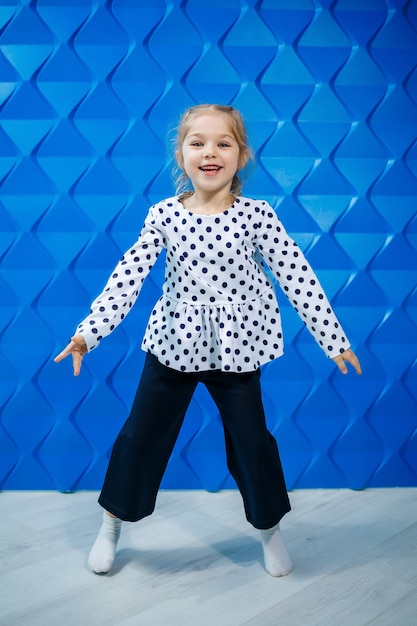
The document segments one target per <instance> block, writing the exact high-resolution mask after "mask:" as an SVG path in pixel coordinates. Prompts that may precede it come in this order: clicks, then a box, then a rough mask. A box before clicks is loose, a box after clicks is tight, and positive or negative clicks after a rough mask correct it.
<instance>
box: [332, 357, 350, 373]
mask: <svg viewBox="0 0 417 626" xmlns="http://www.w3.org/2000/svg"><path fill="white" fill-rule="evenodd" d="M334 360H335V362H336V365H337V367H338V368H339V370H340V371H341V372H342V374H347V373H348V368H347V367H346V364H345V361H344V357H343V356H342V355H339V356H337V357H336V358H335V359H334Z"/></svg>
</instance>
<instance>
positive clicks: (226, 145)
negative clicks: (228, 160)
mask: <svg viewBox="0 0 417 626" xmlns="http://www.w3.org/2000/svg"><path fill="white" fill-rule="evenodd" d="M219 146H220V148H230V143H227V141H221V142H220V143H219Z"/></svg>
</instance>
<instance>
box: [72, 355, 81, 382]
mask: <svg viewBox="0 0 417 626" xmlns="http://www.w3.org/2000/svg"><path fill="white" fill-rule="evenodd" d="M82 360H83V355H82V354H81V352H78V350H74V352H73V353H72V364H73V368H74V376H78V375H79V373H80V371H81V363H82Z"/></svg>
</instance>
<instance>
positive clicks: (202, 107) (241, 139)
mask: <svg viewBox="0 0 417 626" xmlns="http://www.w3.org/2000/svg"><path fill="white" fill-rule="evenodd" d="M206 112H213V113H224V114H225V115H227V116H228V118H229V123H230V131H231V133H232V135H233V137H234V138H235V140H236V142H237V144H238V147H239V153H240V157H243V156H244V155H246V156H247V157H248V158H247V160H246V164H245V166H244V167H242V168H241V169H240V170H238V172H236V174H235V175H234V177H233V181H232V185H231V188H230V192H231V193H232V194H233V195H234V196H239V195H240V194H241V192H242V189H243V186H244V182H245V180H246V177H245V174H247V167H246V165H247V163H248V162H249V160H253V154H252V150H251V148H250V146H249V143H248V138H247V134H246V127H245V122H244V121H243V117H242V115H241V113H240V112H239V111H238V110H237V109H234V108H233V107H231V106H224V105H222V104H197V105H195V106H193V107H191V108H189V109H187V110H186V111H185V113H184V114H183V116H182V117H181V119H180V122H179V124H178V126H177V128H176V138H175V154H176V155H178V154H180V153H181V150H182V144H183V143H184V140H185V137H186V135H187V133H188V131H189V128H190V124H191V123H192V122H193V120H194V119H195V118H196V117H197V116H198V115H202V114H204V113H206ZM173 174H174V181H175V192H176V194H177V195H180V196H187V195H191V194H192V193H193V192H192V190H191V189H190V183H191V181H190V179H189V177H188V176H187V174H186V172H184V170H183V168H182V167H181V165H180V163H179V162H178V157H177V158H176V159H175V166H174V172H173Z"/></svg>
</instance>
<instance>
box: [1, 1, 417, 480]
mask: <svg viewBox="0 0 417 626" xmlns="http://www.w3.org/2000/svg"><path fill="white" fill-rule="evenodd" d="M207 101H210V102H220V103H224V104H226V103H231V104H233V105H234V106H236V107H237V108H239V109H240V110H241V111H242V113H243V114H244V116H245V118H246V120H247V125H248V130H249V134H250V137H251V141H252V145H253V147H254V149H255V151H256V156H257V168H256V172H255V173H254V175H253V176H252V178H251V180H250V183H249V184H248V186H247V188H246V190H245V192H246V194H247V195H254V196H261V197H264V198H265V199H267V200H268V201H269V202H271V203H272V204H273V205H274V206H275V207H276V209H277V212H278V214H279V215H280V217H281V218H282V219H283V221H284V223H285V224H286V226H287V228H288V230H289V231H290V233H291V234H292V235H293V236H294V237H295V238H296V240H297V241H298V243H299V244H300V245H301V247H302V248H303V250H305V251H306V253H307V255H308V257H309V259H310V261H311V263H312V264H313V266H314V267H315V268H316V270H317V273H318V274H319V276H320V278H321V280H322V282H323V283H324V285H325V288H326V290H327V292H328V294H329V297H330V298H331V299H332V301H333V304H334V306H335V308H336V310H337V312H338V314H339V316H340V318H341V320H342V322H343V325H344V327H345V329H346V330H347V332H348V334H349V336H350V338H351V340H352V342H353V347H354V349H355V351H356V352H357V354H358V356H359V357H360V359H361V362H362V365H363V369H364V374H363V376H362V377H357V376H356V375H355V374H353V373H351V374H350V376H348V377H344V376H342V375H340V373H338V372H337V371H336V369H335V367H334V366H333V364H332V362H331V361H330V360H328V359H326V358H325V357H324V356H323V354H322V352H321V350H319V348H318V347H317V346H316V345H315V343H314V341H313V340H312V338H311V337H310V335H309V334H308V332H307V331H306V330H304V329H303V326H302V324H301V322H300V321H299V319H298V317H297V315H296V314H295V312H294V311H293V310H292V309H291V307H290V306H289V305H288V304H287V302H286V299H285V298H281V299H280V300H281V304H282V308H283V316H284V330H285V338H286V345H287V348H286V355H285V356H284V357H283V358H282V359H279V360H278V361H276V362H274V363H271V364H269V365H267V366H266V367H265V369H264V371H263V384H264V400H265V407H266V411H267V417H268V423H269V426H270V428H271V430H272V431H273V433H274V434H275V435H276V437H277V439H278V443H279V446H280V450H281V455H282V460H283V465H284V470H285V473H286V477H287V482H288V486H289V488H301V487H304V488H305V487H352V488H357V489H361V488H364V487H366V486H393V485H403V486H407V485H416V484H417V360H416V357H417V288H416V285H417V210H416V209H417V203H416V196H417V2H415V1H411V2H405V1H404V0H385V1H384V0H339V1H331V0H264V1H261V2H260V1H256V0H212V2H210V3H207V2H206V1H204V2H203V1H202V0H188V1H182V2H180V1H179V0H114V1H113V2H105V1H104V0H91V1H90V2H88V1H87V0H38V1H36V2H32V1H31V2H30V1H29V0H26V1H25V0H21V1H20V2H19V1H16V2H13V1H11V0H10V1H6V0H5V1H3V2H2V3H1V6H0V182H1V204H0V221H1V229H0V230H1V234H0V256H1V267H0V333H1V334H0V338H1V347H0V370H1V385H0V408H1V417H0V487H1V488H3V489H59V490H63V491H65V490H73V489H90V488H94V489H96V488H99V487H100V485H101V481H102V478H103V474H104V471H105V468H106V465H107V459H108V455H109V451H110V448H111V445H112V442H113V440H114V437H115V436H116V433H117V432H118V430H119V428H120V426H121V424H122V423H123V421H124V419H125V418H126V417H127V414H128V410H129V406H130V403H131V400H132V398H133V394H134V391H135V387H136V383H137V380H138V377H139V374H140V371H141V367H142V363H143V358H144V355H143V353H142V352H141V350H140V349H139V345H140V340H141V337H142V332H143V330H144V327H145V323H146V320H147V317H148V314H149V311H150V309H151V307H152V305H153V303H154V301H155V300H156V299H157V298H158V296H159V290H160V284H161V281H162V277H163V262H162V261H160V262H158V264H157V266H156V267H155V269H154V270H153V272H152V274H151V276H150V277H149V278H148V279H147V282H146V283H145V287H144V289H143V292H142V294H141V296H140V298H139V300H138V302H137V304H136V306H135V308H134V310H133V311H132V313H131V314H130V316H129V317H128V318H127V320H126V321H125V322H124V324H123V325H122V326H121V327H120V328H119V329H118V330H117V331H116V332H115V333H114V334H113V335H112V336H111V337H109V338H108V339H106V341H104V342H103V344H102V346H101V347H100V349H99V350H97V351H96V352H94V353H92V354H91V355H88V357H87V358H86V359H85V360H84V366H83V371H82V373H81V376H80V377H79V378H73V377H72V366H71V363H70V362H69V360H67V361H65V362H63V363H61V364H59V365H56V364H54V363H53V362H52V359H53V356H54V355H55V354H56V353H57V352H59V351H60V350H61V349H62V347H63V346H64V345H66V343H67V340H68V338H69V336H70V335H71V334H72V333H73V331H74V329H75V326H76V324H77V323H78V321H79V320H80V319H81V318H82V317H83V316H84V315H85V314H86V312H87V311H88V307H89V304H90V301H91V300H92V299H93V298H94V297H95V295H97V293H98V292H99V290H100V289H101V288H102V286H103V285H104V283H105V280H106V278H107V276H108V274H109V272H110V271H111V269H112V267H113V266H114V265H115V263H116V262H117V260H118V258H119V257H120V255H121V254H122V252H123V251H124V250H125V249H126V248H127V247H129V246H130V245H131V244H132V243H133V242H134V241H135V239H136V236H137V233H138V232H139V230H140V228H141V225H142V221H143V218H144V216H145V214H146V213H147V209H148V207H149V205H150V204H151V203H153V202H154V201H156V200H158V199H160V198H162V197H165V196H167V195H171V194H172V184H171V174H170V153H169V147H170V146H169V141H168V142H167V140H166V136H167V133H168V134H169V131H170V129H171V128H172V126H173V125H175V124H176V122H177V121H178V118H179V116H180V114H181V112H182V111H183V110H184V109H185V108H186V107H187V106H189V105H192V104H193V103H199V102H207ZM278 295H280V294H278ZM223 448H224V445H223V437H222V429H221V425H220V421H219V418H218V416H217V413H216V410H215V408H214V406H213V404H212V401H211V400H210V398H209V397H208V394H207V393H206V391H205V389H204V388H202V389H198V391H197V393H196V395H195V397H194V399H193V401H192V404H191V406H190V410H189V412H188V415H187V418H186V422H185V424H184V428H183V430H182V432H181V434H180V438H179V440H178V442H177V446H176V449H175V453H174V455H173V457H172V459H171V462H170V464H169V467H168V470H167V473H166V475H165V477H164V481H163V486H164V487H165V488H204V489H209V490H216V489H220V488H224V487H233V486H234V484H233V482H232V481H231V479H230V477H229V475H228V472H227V468H226V464H225V460H224V449H223Z"/></svg>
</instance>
